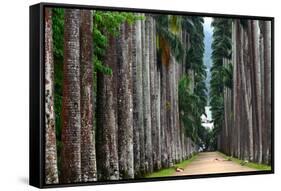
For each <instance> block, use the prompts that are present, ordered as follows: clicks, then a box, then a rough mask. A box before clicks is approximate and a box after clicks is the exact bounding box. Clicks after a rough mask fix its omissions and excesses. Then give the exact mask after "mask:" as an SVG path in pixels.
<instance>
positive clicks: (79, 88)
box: [45, 8, 206, 184]
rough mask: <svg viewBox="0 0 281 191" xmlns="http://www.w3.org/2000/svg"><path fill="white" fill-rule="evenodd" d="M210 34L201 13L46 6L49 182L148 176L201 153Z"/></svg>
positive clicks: (47, 177) (47, 159)
mask: <svg viewBox="0 0 281 191" xmlns="http://www.w3.org/2000/svg"><path fill="white" fill-rule="evenodd" d="M52 13H53V14H54V16H55V17H54V16H53V17H52ZM203 38H204V34H203V18H201V17H179V16H168V15H156V14H133V13H122V12H104V11H103V12H101V11H94V12H93V11H90V10H78V9H65V10H64V11H62V10H59V9H53V10H52V9H50V8H48V9H46V10H45V65H46V67H45V72H46V74H45V78H46V88H45V91H46V92H45V93H46V100H45V102H46V118H45V119H46V144H45V146H46V147H45V182H46V183H47V184H52V183H73V182H81V181H82V182H87V181H96V180H119V179H131V178H138V177H144V176H145V175H146V174H149V173H151V172H153V171H155V170H159V169H161V168H166V167H171V166H173V165H174V164H175V163H178V162H180V161H182V160H184V159H187V158H189V157H190V156H192V154H193V153H194V152H196V151H197V150H198V145H200V144H202V140H203V137H204V129H202V127H201V121H200V115H201V113H202V112H204V106H205V105H206V88H205V86H204V80H205V77H206V73H205V69H204V64H203V61H202V58H203V52H204V44H203ZM53 39H55V40H56V42H53ZM59 42H63V44H64V45H63V46H62V45H61V43H59ZM93 62H94V64H93ZM186 98H187V99H186ZM191 104H192V106H190V109H187V108H186V107H185V106H186V105H191Z"/></svg>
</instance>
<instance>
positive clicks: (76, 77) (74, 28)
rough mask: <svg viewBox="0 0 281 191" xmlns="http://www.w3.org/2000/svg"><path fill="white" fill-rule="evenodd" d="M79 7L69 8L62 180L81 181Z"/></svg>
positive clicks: (66, 39) (65, 45) (66, 181)
mask: <svg viewBox="0 0 281 191" xmlns="http://www.w3.org/2000/svg"><path fill="white" fill-rule="evenodd" d="M79 20H80V11H79V10H78V9H67V10H65V21H64V23H65V24H64V28H65V30H64V66H63V67H64V68H63V85H64V86H63V98H62V144H63V145H62V173H61V181H62V183H73V182H80V181H81V154H80V153H81V110H80V108H81V107H80V101H81V99H80V98H81V96H80V44H79V39H80V38H79V33H80V31H79V26H80V23H79Z"/></svg>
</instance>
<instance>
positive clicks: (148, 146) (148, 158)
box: [142, 15, 153, 172]
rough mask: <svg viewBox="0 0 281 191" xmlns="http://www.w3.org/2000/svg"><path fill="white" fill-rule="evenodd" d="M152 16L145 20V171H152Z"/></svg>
mask: <svg viewBox="0 0 281 191" xmlns="http://www.w3.org/2000/svg"><path fill="white" fill-rule="evenodd" d="M150 23H151V18H150V16H149V15H147V16H146V20H145V37H144V38H145V43H144V46H145V48H144V49H143V50H144V63H143V73H142V75H143V99H144V100H143V106H144V108H143V113H144V131H145V171H146V172H152V170H153V160H152V140H151V108H150V106H151V99H150V57H151V56H152V55H151V51H150V49H151V46H150V42H151V31H150V29H151V24H150Z"/></svg>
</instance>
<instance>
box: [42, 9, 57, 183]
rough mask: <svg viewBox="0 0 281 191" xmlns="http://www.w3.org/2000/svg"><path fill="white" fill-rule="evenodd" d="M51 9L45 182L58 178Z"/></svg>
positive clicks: (48, 11) (47, 36) (47, 41)
mask: <svg viewBox="0 0 281 191" xmlns="http://www.w3.org/2000/svg"><path fill="white" fill-rule="evenodd" d="M52 36H53V30H52V9H50V8H45V100H46V101H45V112H46V114H45V121H46V134H45V138H46V142H45V145H46V147H45V183H46V184H56V183H58V182H59V179H58V167H57V146H56V129H55V111H54V57H53V37H52Z"/></svg>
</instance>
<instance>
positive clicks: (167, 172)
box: [145, 154, 197, 178]
mask: <svg viewBox="0 0 281 191" xmlns="http://www.w3.org/2000/svg"><path fill="white" fill-rule="evenodd" d="M196 158H197V154H195V155H193V156H192V157H191V158H190V159H187V160H184V161H182V162H181V163H178V164H175V165H174V166H173V167H170V168H165V169H161V170H159V171H156V172H153V173H151V174H148V175H146V176H145V178H156V177H163V176H172V175H173V174H174V173H175V172H176V171H175V167H178V168H183V169H185V168H186V167H187V165H189V164H190V163H191V162H192V161H194V160H195V159H196Z"/></svg>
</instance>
